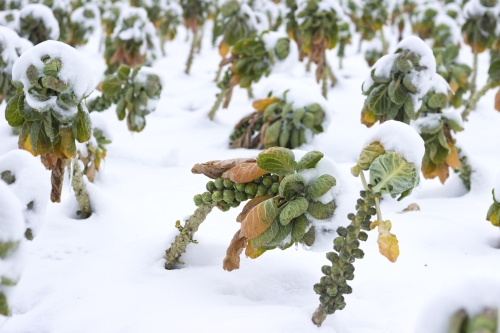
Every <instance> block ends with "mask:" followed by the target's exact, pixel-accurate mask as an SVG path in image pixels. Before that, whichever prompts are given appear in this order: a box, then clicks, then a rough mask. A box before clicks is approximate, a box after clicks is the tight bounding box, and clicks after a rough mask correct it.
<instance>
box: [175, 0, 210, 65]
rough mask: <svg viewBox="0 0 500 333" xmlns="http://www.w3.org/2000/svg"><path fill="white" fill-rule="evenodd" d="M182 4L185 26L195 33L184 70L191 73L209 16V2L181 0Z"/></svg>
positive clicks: (204, 0)
mask: <svg viewBox="0 0 500 333" xmlns="http://www.w3.org/2000/svg"><path fill="white" fill-rule="evenodd" d="M180 5H181V7H182V18H183V20H184V26H185V27H186V28H187V29H188V30H191V32H192V33H193V39H192V41H191V48H190V50H189V55H188V59H187V62H186V70H185V71H184V72H185V73H186V74H189V72H190V71H191V65H192V64H193V58H194V52H195V49H196V48H198V49H199V48H200V45H201V39H202V35H203V25H204V24H205V20H206V19H207V16H208V12H209V3H208V1H206V0H180Z"/></svg>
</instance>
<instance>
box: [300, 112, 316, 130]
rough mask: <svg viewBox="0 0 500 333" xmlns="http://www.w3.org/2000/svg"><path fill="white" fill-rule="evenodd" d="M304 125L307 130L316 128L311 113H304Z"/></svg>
mask: <svg viewBox="0 0 500 333" xmlns="http://www.w3.org/2000/svg"><path fill="white" fill-rule="evenodd" d="M302 124H303V125H304V126H305V127H306V128H308V129H312V128H313V126H314V115H313V114H312V113H311V112H306V113H304V117H302Z"/></svg>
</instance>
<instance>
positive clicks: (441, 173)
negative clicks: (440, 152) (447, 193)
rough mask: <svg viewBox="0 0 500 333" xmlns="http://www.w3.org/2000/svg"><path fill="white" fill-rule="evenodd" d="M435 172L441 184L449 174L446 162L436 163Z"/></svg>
mask: <svg viewBox="0 0 500 333" xmlns="http://www.w3.org/2000/svg"><path fill="white" fill-rule="evenodd" d="M436 172H437V175H438V177H439V181H440V182H441V184H444V182H445V181H446V179H448V177H449V176H450V170H449V169H448V165H446V163H440V164H438V166H437V169H436Z"/></svg>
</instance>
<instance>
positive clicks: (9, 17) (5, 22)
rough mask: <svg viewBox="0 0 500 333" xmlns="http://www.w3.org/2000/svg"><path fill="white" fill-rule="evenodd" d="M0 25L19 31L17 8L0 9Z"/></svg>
mask: <svg viewBox="0 0 500 333" xmlns="http://www.w3.org/2000/svg"><path fill="white" fill-rule="evenodd" d="M0 26H2V27H6V28H9V29H11V30H14V31H19V27H20V23H19V10H17V9H13V10H6V11H0Z"/></svg>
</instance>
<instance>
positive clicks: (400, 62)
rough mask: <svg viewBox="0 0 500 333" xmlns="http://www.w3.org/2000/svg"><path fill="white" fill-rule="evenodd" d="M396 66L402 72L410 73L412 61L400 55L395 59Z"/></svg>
mask: <svg viewBox="0 0 500 333" xmlns="http://www.w3.org/2000/svg"><path fill="white" fill-rule="evenodd" d="M395 65H396V68H397V69H398V70H399V71H400V72H402V73H405V74H406V73H408V72H410V71H411V67H412V66H411V62H409V61H408V60H406V59H405V58H403V55H400V56H398V57H397V58H396V61H395Z"/></svg>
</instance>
